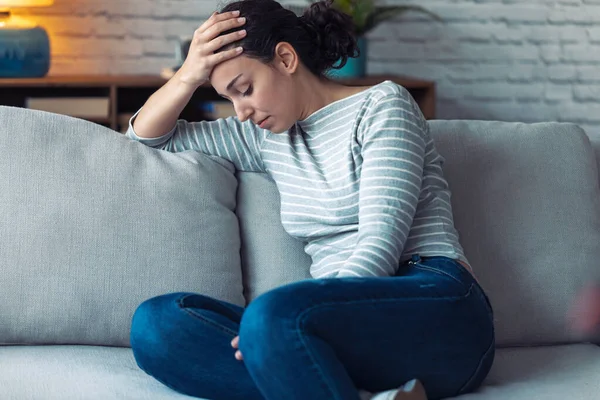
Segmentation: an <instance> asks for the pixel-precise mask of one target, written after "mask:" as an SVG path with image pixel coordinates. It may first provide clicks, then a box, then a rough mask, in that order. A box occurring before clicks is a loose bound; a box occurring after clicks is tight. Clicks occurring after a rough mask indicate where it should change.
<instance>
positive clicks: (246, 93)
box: [242, 85, 252, 97]
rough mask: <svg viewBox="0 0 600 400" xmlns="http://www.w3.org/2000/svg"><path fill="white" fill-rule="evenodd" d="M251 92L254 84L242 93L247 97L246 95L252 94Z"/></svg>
mask: <svg viewBox="0 0 600 400" xmlns="http://www.w3.org/2000/svg"><path fill="white" fill-rule="evenodd" d="M251 94H252V85H250V86H249V87H248V90H246V91H245V92H244V93H243V94H242V96H243V97H246V96H250V95H251Z"/></svg>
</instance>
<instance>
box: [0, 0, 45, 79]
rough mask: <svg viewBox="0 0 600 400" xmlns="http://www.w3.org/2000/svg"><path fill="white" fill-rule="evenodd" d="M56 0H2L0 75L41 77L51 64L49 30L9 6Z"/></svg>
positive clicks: (30, 4)
mask: <svg viewBox="0 0 600 400" xmlns="http://www.w3.org/2000/svg"><path fill="white" fill-rule="evenodd" d="M53 3H54V0H0V78H7V77H13V78H14V77H41V76H44V75H46V74H47V73H48V69H49V68H50V40H49V39H48V34H47V33H46V31H45V30H44V29H43V28H42V27H40V26H36V24H35V23H32V22H30V21H28V20H27V19H25V18H22V17H12V16H11V14H10V10H11V9H13V8H21V7H41V6H51V5H52V4H53Z"/></svg>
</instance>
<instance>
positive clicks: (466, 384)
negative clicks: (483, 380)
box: [456, 333, 496, 396]
mask: <svg viewBox="0 0 600 400" xmlns="http://www.w3.org/2000/svg"><path fill="white" fill-rule="evenodd" d="M495 343H496V341H495V335H494V334H493V333H492V341H491V342H490V345H489V346H488V348H487V349H486V350H485V351H484V352H483V355H482V356H481V359H480V360H479V364H477V368H475V371H474V372H473V374H472V375H471V376H470V377H469V379H467V381H466V382H465V384H464V385H462V387H461V388H460V390H459V391H458V393H457V394H456V395H457V396H459V395H461V394H464V391H465V389H466V388H468V387H469V385H471V383H472V382H473V379H475V378H476V377H477V374H478V373H479V371H480V370H481V365H482V364H483V361H484V360H485V358H486V357H487V355H488V354H489V352H490V351H491V350H492V349H493V347H494V346H495Z"/></svg>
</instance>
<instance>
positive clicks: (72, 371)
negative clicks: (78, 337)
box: [0, 345, 198, 400]
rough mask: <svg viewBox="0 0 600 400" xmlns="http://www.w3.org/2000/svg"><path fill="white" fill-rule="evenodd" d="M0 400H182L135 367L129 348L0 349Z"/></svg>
mask: <svg viewBox="0 0 600 400" xmlns="http://www.w3.org/2000/svg"><path fill="white" fill-rule="evenodd" d="M0 388H2V396H1V398H2V399H11V400H12V399H14V400H17V399H19V400H34V399H35V400H37V399H44V400H65V399H69V400H107V399H111V400H184V399H190V400H191V399H195V400H197V399H198V398H197V397H191V396H186V395H183V394H180V393H178V392H176V391H174V390H172V389H170V388H168V387H167V386H165V385H163V384H162V383H160V382H158V381H157V380H156V379H154V378H152V377H151V376H149V375H148V374H146V373H145V372H144V371H142V370H141V369H139V368H138V366H137V364H136V363H135V359H134V358H133V353H132V351H131V349H130V348H126V347H105V346H79V345H75V346H60V345H56V346H0Z"/></svg>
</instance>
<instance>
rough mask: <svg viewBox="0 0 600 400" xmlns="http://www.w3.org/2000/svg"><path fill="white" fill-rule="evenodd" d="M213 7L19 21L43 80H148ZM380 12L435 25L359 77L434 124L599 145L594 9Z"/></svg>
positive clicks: (137, 8) (442, 3) (143, 1)
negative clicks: (582, 133)
mask: <svg viewBox="0 0 600 400" xmlns="http://www.w3.org/2000/svg"><path fill="white" fill-rule="evenodd" d="M286 3H288V4H290V3H291V4H303V3H304V0H294V1H286ZM382 3H383V2H382ZM218 4H220V3H219V2H218V1H214V0H56V1H55V5H54V6H52V7H50V8H45V9H37V10H35V14H33V12H31V11H30V14H32V15H34V16H35V19H37V20H38V21H39V22H40V23H41V24H43V25H44V26H45V27H46V28H47V30H48V31H49V32H50V34H51V40H52V67H51V71H50V73H51V74H71V73H108V74H155V73H158V72H159V71H160V69H161V68H162V67H164V66H171V65H172V64H173V61H174V48H175V43H176V39H177V37H179V36H184V35H189V34H191V33H192V32H193V31H194V29H196V27H197V26H199V24H200V23H201V21H203V20H204V19H206V18H207V17H208V16H209V15H210V13H211V12H212V11H214V9H216V7H217V5H218ZM387 4H421V5H423V6H425V7H427V8H428V9H430V10H431V11H434V12H436V13H437V14H438V15H440V16H441V17H442V18H443V20H444V21H443V22H442V23H440V22H436V21H432V20H429V19H427V18H426V17H424V16H421V15H419V14H414V13H413V14H406V15H404V16H402V17H400V18H397V19H396V20H394V21H393V22H388V23H385V24H382V25H380V26H379V27H377V28H376V29H374V30H373V31H371V32H370V33H369V34H368V36H367V37H368V39H369V50H368V57H369V63H368V72H369V73H398V74H403V75H409V76H414V77H420V78H424V79H431V80H434V81H436V82H437V88H438V104H437V107H438V118H452V119H454V118H468V119H488V120H505V121H525V122H534V121H545V120H552V121H569V122H575V123H578V124H580V125H581V126H583V127H584V128H585V129H586V130H587V131H588V132H590V133H591V134H592V135H598V136H600V0H452V1H450V0H428V1H419V0H412V1H411V0H395V1H394V0H389V1H387Z"/></svg>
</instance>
